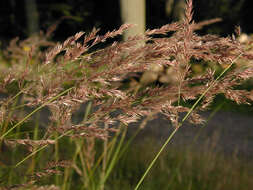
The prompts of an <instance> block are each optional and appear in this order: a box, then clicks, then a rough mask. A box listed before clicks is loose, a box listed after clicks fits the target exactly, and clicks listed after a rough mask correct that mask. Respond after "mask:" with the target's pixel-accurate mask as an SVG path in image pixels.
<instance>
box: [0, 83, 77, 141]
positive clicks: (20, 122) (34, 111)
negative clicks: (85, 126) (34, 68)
mask: <svg viewBox="0 0 253 190" xmlns="http://www.w3.org/2000/svg"><path fill="white" fill-rule="evenodd" d="M73 88H74V87H71V88H68V89H67V90H65V91H63V92H61V93H60V94H58V95H57V96H55V97H53V98H51V99H50V100H48V101H47V102H45V103H44V104H42V105H41V106H39V107H38V108H36V109H35V110H33V111H32V112H31V113H29V114H28V115H27V116H25V117H24V118H23V119H22V120H21V121H19V122H18V123H17V124H16V125H14V126H13V127H12V128H10V129H9V130H8V131H7V132H5V133H4V134H3V135H2V136H1V137H0V140H3V138H4V137H5V136H6V135H8V134H9V133H10V132H11V131H13V130H14V129H15V128H17V127H18V126H20V125H21V124H22V123H23V122H25V121H26V120H27V119H28V118H30V117H31V116H32V115H33V114H34V113H36V112H37V111H39V110H40V109H41V108H43V107H45V106H46V105H48V104H49V103H51V102H53V101H54V100H56V99H57V98H59V97H60V96H62V95H63V94H66V93H67V92H69V91H70V90H72V89H73Z"/></svg>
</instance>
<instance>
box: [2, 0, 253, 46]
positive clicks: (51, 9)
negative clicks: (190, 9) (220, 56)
mask: <svg viewBox="0 0 253 190" xmlns="http://www.w3.org/2000/svg"><path fill="white" fill-rule="evenodd" d="M175 1H176V0H175ZM251 1H252V0H251ZM251 1H250V0H194V1H193V3H194V20H195V21H202V20H205V19H211V18H215V17H220V18H222V19H223V22H221V23H217V24H213V25H211V26H209V27H206V28H204V29H203V30H202V31H200V32H201V33H206V32H209V33H215V34H219V35H222V36H226V35H230V34H232V33H233V32H234V28H235V26H237V25H240V26H241V28H242V32H245V33H253V25H252V20H251V19H252V18H253V15H252V12H253V11H252V10H253V9H252V6H251V5H250V3H251ZM36 4H37V9H38V13H39V27H40V30H43V31H45V30H46V29H47V28H48V27H49V26H51V25H52V24H54V23H55V22H56V21H58V20H59V19H60V18H61V17H63V16H69V17H71V18H68V19H64V20H63V21H62V22H61V23H60V24H59V26H58V27H57V30H56V31H55V32H54V34H53V36H52V39H53V40H64V39H65V38H67V37H68V36H70V35H73V34H75V33H76V32H79V31H81V30H82V31H86V32H87V31H90V30H91V29H92V28H93V27H96V28H101V33H105V32H106V31H108V30H113V29H115V28H118V27H119V26H120V25H121V24H122V23H121V18H120V5H119V0H104V1H102V0H37V1H36ZM164 6H165V0H146V25H147V29H148V28H149V29H152V28H157V27H161V26H162V25H164V24H167V23H170V22H172V18H171V17H168V16H166V13H165V8H164ZM25 15H26V13H25V0H1V1H0V28H1V29H0V41H2V46H4V45H5V44H7V43H8V41H9V40H10V39H12V38H14V37H16V36H19V37H20V38H21V39H23V38H26V37H28V36H29V34H28V31H27V21H26V17H25Z"/></svg>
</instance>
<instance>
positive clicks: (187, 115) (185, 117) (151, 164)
mask: <svg viewBox="0 0 253 190" xmlns="http://www.w3.org/2000/svg"><path fill="white" fill-rule="evenodd" d="M241 55H242V53H241V54H240V55H238V56H237V57H236V58H235V59H234V60H233V61H232V62H231V63H230V65H229V66H228V67H227V68H226V69H224V70H223V71H222V73H221V74H220V75H219V76H218V77H217V78H216V79H215V80H214V81H213V83H211V84H210V86H209V87H208V88H207V89H206V90H205V91H204V92H203V93H202V94H201V96H200V97H199V98H198V99H197V101H196V102H195V103H194V104H193V106H192V107H191V109H190V110H189V111H188V112H187V114H186V115H185V116H184V118H183V119H182V121H181V122H180V123H179V125H178V126H177V127H176V128H175V129H174V131H173V132H172V133H171V134H170V136H169V137H168V139H167V140H166V142H165V143H164V144H163V146H162V147H161V149H160V150H159V152H158V153H157V154H156V156H155V158H154V159H153V160H152V162H151V163H150V164H149V167H148V168H147V170H146V171H145V172H144V174H143V176H142V177H141V179H140V180H139V182H138V183H137V185H136V187H135V188H134V190H137V189H138V188H139V187H140V185H141V183H142V182H143V180H144V179H145V177H146V175H147V174H148V172H149V171H150V169H151V168H152V166H153V165H154V164H155V162H156V160H157V159H158V158H159V156H160V154H161V153H162V151H163V150H164V148H165V147H166V146H167V144H168V143H169V142H170V140H171V139H172V137H173V136H174V135H175V134H176V132H177V130H178V129H179V128H180V127H181V126H182V124H183V122H184V121H185V120H186V119H187V118H188V117H189V116H190V114H191V113H192V111H193V110H194V109H195V108H196V106H197V105H198V103H199V102H200V100H202V98H203V97H204V96H205V95H206V93H207V92H208V91H209V90H210V89H211V88H212V87H213V86H214V84H215V83H216V82H217V81H218V80H219V79H220V78H221V77H222V76H223V75H224V73H225V72H227V71H228V70H229V69H230V68H231V66H232V65H233V64H234V63H235V61H237V60H238V59H239V58H240V57H241Z"/></svg>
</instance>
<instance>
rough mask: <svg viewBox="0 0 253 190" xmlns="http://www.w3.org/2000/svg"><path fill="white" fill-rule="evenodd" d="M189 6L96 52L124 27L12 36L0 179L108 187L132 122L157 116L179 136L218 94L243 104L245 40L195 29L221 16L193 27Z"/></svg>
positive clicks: (1, 109)
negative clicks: (56, 36) (58, 36)
mask: <svg viewBox="0 0 253 190" xmlns="http://www.w3.org/2000/svg"><path fill="white" fill-rule="evenodd" d="M192 9H193V7H192V1H191V0H189V1H187V7H186V9H185V19H184V20H183V21H182V22H175V23H171V24H167V25H165V26H162V27H161V28H158V29H153V30H147V31H146V32H145V34H143V35H137V36H133V37H129V38H128V39H127V40H126V41H114V42H113V43H112V44H111V45H108V46H106V47H103V48H99V45H100V44H101V43H104V42H105V41H107V40H108V39H110V38H114V37H115V36H118V35H122V34H123V32H124V31H125V30H128V29H130V28H131V25H129V24H124V25H122V26H121V27H120V28H119V29H118V30H114V31H111V32H107V33H106V34H105V35H98V32H99V30H98V29H93V30H92V31H91V32H90V33H89V34H85V33H84V32H79V33H77V34H75V35H73V36H71V37H69V38H68V39H66V40H65V41H64V42H62V43H55V42H51V41H49V40H48V33H46V34H43V33H41V34H40V35H37V36H33V37H31V38H28V39H27V40H24V41H19V40H18V39H14V40H12V41H11V42H10V45H9V47H8V48H6V49H5V50H4V51H3V54H1V61H2V63H1V65H0V67H1V68H0V94H1V96H0V126H1V128H0V147H1V148H0V155H1V158H0V164H1V169H0V184H1V185H3V186H5V187H6V188H20V189H22V188H25V189H28V188H31V189H36V188H39V187H40V188H45V189H50V188H51V189H71V188H73V186H75V188H76V189H105V188H106V187H107V186H106V181H107V179H108V177H109V175H110V174H111V173H112V170H113V169H114V166H115V164H116V162H117V161H118V160H119V159H120V158H121V156H122V155H124V154H123V153H124V151H126V149H127V147H128V145H129V144H128V143H126V144H125V143H124V138H125V133H126V127H127V126H128V125H129V124H130V123H134V122H137V121H139V120H140V119H141V118H143V117H147V118H148V119H149V118H150V119H152V118H153V116H155V115H157V114H158V113H161V114H163V115H164V116H166V117H167V119H168V120H170V121H171V124H172V126H173V127H174V128H175V132H176V131H177V130H178V129H179V128H180V126H181V125H182V124H183V122H184V120H186V119H187V120H188V121H190V122H192V123H194V124H201V123H203V121H204V119H203V118H201V116H200V115H199V112H200V111H205V110H207V109H208V108H210V105H211V103H212V102H213V100H214V98H215V97H216V95H218V94H223V95H224V96H225V97H226V98H227V99H230V100H232V101H234V102H236V103H237V104H250V103H251V102H252V100H253V91H252V90H251V89H247V90H244V89H240V88H238V87H239V86H240V85H241V84H243V83H244V82H245V81H247V80H248V79H250V78H251V77H252V76H253V68H252V59H253V56H252V40H248V41H247V42H246V43H240V42H239V41H238V40H237V37H238V36H240V31H239V30H238V28H236V33H235V34H234V35H233V36H232V37H219V36H216V35H210V34H207V35H202V36H200V35H198V34H197V33H196V32H195V31H196V30H199V29H201V28H202V27H204V26H205V25H208V24H212V23H214V22H218V21H220V19H213V20H209V21H204V22H200V23H195V22H194V21H193V20H192V15H193V12H192ZM50 32H52V31H50ZM202 64H203V65H202ZM131 75H134V76H139V79H136V78H135V80H132V79H129V76H131ZM137 78H138V77H137ZM124 81H130V84H128V85H125V84H124ZM132 82H133V83H132ZM192 102H193V103H192ZM43 110H44V111H45V110H46V111H47V113H50V114H48V117H46V118H45V117H44V114H43ZM80 111H81V112H80ZM79 112H80V114H79V116H78V117H77V118H76V119H75V115H76V113H79ZM182 113H183V114H185V117H184V119H183V120H182V121H180V119H179V118H180V117H179V115H180V114H182ZM46 115H47V114H46ZM45 120H46V122H45ZM142 127H143V125H141V126H140V128H142ZM175 132H174V133H175ZM172 137H173V134H172V135H171V137H170V138H172ZM169 140H170V139H168V142H169ZM101 143H102V145H101ZM101 149H102V151H99V150H101ZM122 150H123V152H122ZM161 152H162V149H161V151H160V153H161ZM158 158H159V155H158V156H157V157H156V159H158ZM154 161H156V160H154ZM149 167H150V168H151V167H152V165H149ZM175 175H176V174H175ZM144 177H145V175H144V176H143V178H142V179H144ZM141 183H142V180H141V181H139V183H138V186H136V187H135V188H136V189H137V188H138V187H139V185H141ZM49 184H53V185H52V186H50V187H49V186H48V185H49Z"/></svg>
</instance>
